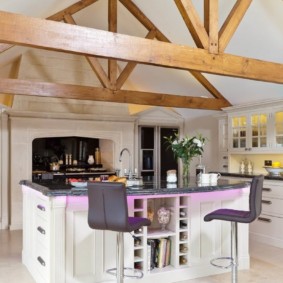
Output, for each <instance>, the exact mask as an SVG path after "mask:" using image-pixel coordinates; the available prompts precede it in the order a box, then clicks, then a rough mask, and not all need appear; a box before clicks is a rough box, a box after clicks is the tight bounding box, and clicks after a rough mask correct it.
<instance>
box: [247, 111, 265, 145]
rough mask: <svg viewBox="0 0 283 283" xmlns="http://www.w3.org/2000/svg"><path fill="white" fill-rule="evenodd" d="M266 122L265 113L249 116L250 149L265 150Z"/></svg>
mask: <svg viewBox="0 0 283 283" xmlns="http://www.w3.org/2000/svg"><path fill="white" fill-rule="evenodd" d="M267 121H268V115H267V114H266V113H261V114H252V115H251V116H250V127H251V143H250V145H251V148H252V149H253V150H254V149H267V147H268V143H267Z"/></svg>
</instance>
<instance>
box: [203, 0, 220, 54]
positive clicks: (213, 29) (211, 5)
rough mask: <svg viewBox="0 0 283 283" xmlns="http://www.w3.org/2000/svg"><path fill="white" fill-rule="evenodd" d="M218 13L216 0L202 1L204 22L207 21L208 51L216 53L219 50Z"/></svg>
mask: <svg viewBox="0 0 283 283" xmlns="http://www.w3.org/2000/svg"><path fill="white" fill-rule="evenodd" d="M218 15H219V11H218V0H209V1H204V16H205V18H206V19H205V22H206V23H207V22H208V37H209V39H208V41H209V42H208V52H209V53H213V54H218V52H219V51H218V46H219V44H218V43H219V39H218ZM207 18H208V19H207Z"/></svg>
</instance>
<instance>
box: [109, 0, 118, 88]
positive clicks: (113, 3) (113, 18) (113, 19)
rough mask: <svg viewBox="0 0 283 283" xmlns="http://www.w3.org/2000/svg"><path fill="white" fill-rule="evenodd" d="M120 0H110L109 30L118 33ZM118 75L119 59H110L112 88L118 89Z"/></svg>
mask: <svg viewBox="0 0 283 283" xmlns="http://www.w3.org/2000/svg"><path fill="white" fill-rule="evenodd" d="M117 1H118V0H108V30H109V31H111V32H115V33H117V9H118V2H117ZM117 76H118V66H117V60H113V59H110V60H108V77H109V79H110V83H111V89H116V81H117Z"/></svg>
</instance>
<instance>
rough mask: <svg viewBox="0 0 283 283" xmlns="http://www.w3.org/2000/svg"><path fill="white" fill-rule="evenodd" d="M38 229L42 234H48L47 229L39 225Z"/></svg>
mask: <svg viewBox="0 0 283 283" xmlns="http://www.w3.org/2000/svg"><path fill="white" fill-rule="evenodd" d="M37 230H38V231H39V232H40V233H41V234H43V235H45V234H46V233H45V230H44V229H43V228H42V227H40V226H38V227H37Z"/></svg>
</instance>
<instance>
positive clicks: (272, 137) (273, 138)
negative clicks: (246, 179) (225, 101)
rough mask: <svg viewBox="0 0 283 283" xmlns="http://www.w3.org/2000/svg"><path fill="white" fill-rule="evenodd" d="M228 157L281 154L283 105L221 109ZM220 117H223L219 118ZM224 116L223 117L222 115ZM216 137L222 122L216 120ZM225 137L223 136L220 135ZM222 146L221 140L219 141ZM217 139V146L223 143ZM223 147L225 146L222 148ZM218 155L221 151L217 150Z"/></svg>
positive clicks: (220, 129)
mask: <svg viewBox="0 0 283 283" xmlns="http://www.w3.org/2000/svg"><path fill="white" fill-rule="evenodd" d="M224 111H225V112H227V113H226V117H228V124H227V130H228V151H229V152H231V153H282V152H283V101H276V102H266V103H264V104H259V105H248V106H242V107H241V106H236V107H229V108H226V109H224ZM222 116H223V115H222ZM224 116H225V115H224ZM219 127H220V128H219V134H221V133H220V132H222V133H223V131H224V130H223V128H222V127H223V121H222V122H221V120H219ZM222 136H224V137H225V135H222ZM223 142H224V143H225V139H223ZM223 142H222V140H221V138H220V143H223ZM223 147H225V145H223ZM220 151H222V150H221V148H220Z"/></svg>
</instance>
